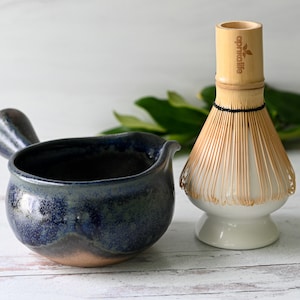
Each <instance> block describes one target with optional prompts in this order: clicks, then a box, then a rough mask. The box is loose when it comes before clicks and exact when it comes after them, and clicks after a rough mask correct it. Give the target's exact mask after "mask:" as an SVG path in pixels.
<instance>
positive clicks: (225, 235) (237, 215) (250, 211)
mask: <svg viewBox="0 0 300 300" xmlns="http://www.w3.org/2000/svg"><path fill="white" fill-rule="evenodd" d="M190 200H191V202H192V203H193V204H194V205H196V206H197V207H198V208H200V209H201V210H203V211H204V212H205V213H204V214H203V215H202V217H201V218H200V219H199V221H198V222H197V224H196V228H195V232H196V236H197V237H198V239H199V240H200V241H202V242H204V243H206V244H209V245H211V246H214V247H218V248H224V249H234V250H246V249H255V248H261V247H265V246H267V245H270V244H272V243H273V242H275V241H276V240H277V239H278V238H279V231H278V228H277V226H276V224H275V223H274V221H273V220H272V218H271V216H270V214H271V213H272V212H274V211H276V210H277V209H279V208H280V207H281V206H282V205H284V203H285V202H286V200H287V197H286V198H285V199H282V200H278V201H269V202H266V203H264V204H259V205H254V206H228V205H217V204H214V203H210V202H207V201H199V200H193V199H191V198H190Z"/></svg>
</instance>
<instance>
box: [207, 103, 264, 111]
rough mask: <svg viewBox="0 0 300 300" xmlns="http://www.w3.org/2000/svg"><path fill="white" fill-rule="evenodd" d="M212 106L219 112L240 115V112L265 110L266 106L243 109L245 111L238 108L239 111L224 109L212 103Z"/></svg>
mask: <svg viewBox="0 0 300 300" xmlns="http://www.w3.org/2000/svg"><path fill="white" fill-rule="evenodd" d="M213 106H214V107H215V108H217V109H218V110H221V111H226V112H231V113H240V112H252V111H258V110H262V109H263V108H265V106H266V104H265V103H264V104H263V105H261V106H258V107H253V108H245V109H242V108H239V109H232V108H226V107H223V106H220V105H218V104H216V103H215V102H214V104H213Z"/></svg>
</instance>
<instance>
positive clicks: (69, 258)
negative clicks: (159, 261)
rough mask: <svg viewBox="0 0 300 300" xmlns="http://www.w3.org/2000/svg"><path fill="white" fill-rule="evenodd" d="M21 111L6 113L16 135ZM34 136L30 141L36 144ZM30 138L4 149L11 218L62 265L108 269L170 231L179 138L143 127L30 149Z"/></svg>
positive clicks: (19, 233)
mask: <svg viewBox="0 0 300 300" xmlns="http://www.w3.org/2000/svg"><path fill="white" fill-rule="evenodd" d="M15 113H16V112H15V111H13V114H15ZM13 114H12V113H11V110H5V111H2V112H1V114H0V115H2V119H3V118H4V119H5V122H1V123H5V126H7V124H9V126H10V128H12V129H10V132H11V133H12V132H14V133H16V132H17V131H19V130H18V129H16V127H15V125H12V123H15V122H13V121H12V119H14V118H15V116H13V117H11V115H13ZM3 116H4V117H3ZM22 117H23V118H24V117H25V116H24V115H22ZM18 118H20V117H19V116H18ZM28 122H29V121H28ZM28 122H27V121H26V122H25V123H26V124H27V123H28ZM21 124H23V125H24V121H22V122H21ZM25 127H30V126H29V125H28V124H27V125H26V126H25ZM0 131H1V132H2V133H1V134H2V135H3V132H4V131H3V130H0ZM14 135H15V134H14ZM6 136H7V133H5V137H6ZM27 136H29V135H27ZM32 136H34V138H33V139H32V138H29V139H28V140H30V139H31V141H32V140H34V141H35V140H36V136H35V135H34V134H32V133H31V137H32ZM0 138H1V136H0ZM1 139H2V140H5V139H4V137H3V138H1ZM24 140H26V138H24V135H23V136H22V141H23V144H22V143H20V144H22V146H21V148H23V149H21V150H18V151H17V152H16V153H14V154H13V155H11V156H10V155H9V154H7V153H10V152H12V150H9V151H8V152H7V151H6V152H5V151H2V152H3V153H4V154H5V155H6V156H10V158H9V170H10V173H11V177H10V181H9V185H8V192H7V197H6V210H7V217H8V220H9V223H10V225H11V227H12V229H13V231H14V233H15V235H16V237H17V238H18V239H19V240H20V241H21V242H22V243H23V244H24V245H26V246H27V247H28V248H30V249H31V250H33V251H35V252H36V253H39V254H40V255H42V256H45V257H47V258H49V259H51V260H53V261H55V262H58V263H61V264H66V265H71V266H83V267H96V266H104V265H108V264H112V263H117V262H121V261H124V260H126V259H128V258H130V257H132V256H133V255H135V254H137V253H139V252H141V251H143V250H145V249H146V248H148V247H150V246H151V245H153V244H154V243H155V242H156V241H157V240H158V239H159V238H160V237H161V236H162V235H163V234H164V233H165V231H166V230H167V228H168V226H169V224H170V222H171V219H172V216H173V210H174V183H173V172H172V158H173V155H174V153H175V152H176V151H177V150H179V148H180V146H179V145H178V143H177V142H174V141H165V140H164V139H162V138H160V137H158V136H155V135H152V134H146V133H138V132H136V133H126V134H118V135H111V136H102V137H92V138H72V139H62V140H55V141H50V142H43V143H35V144H33V145H30V146H27V147H25V148H24V144H26V143H27V144H28V143H30V141H29V142H28V140H27V142H24ZM5 145H7V138H6V142H5ZM1 148H3V149H4V148H5V149H6V150H7V149H8V148H9V149H11V147H6V146H3V145H2V146H1V145H0V149H1Z"/></svg>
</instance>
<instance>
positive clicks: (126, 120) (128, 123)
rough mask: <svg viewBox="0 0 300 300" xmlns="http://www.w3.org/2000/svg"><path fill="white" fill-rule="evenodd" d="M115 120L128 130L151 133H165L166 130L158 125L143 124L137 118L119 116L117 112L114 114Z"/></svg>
mask: <svg viewBox="0 0 300 300" xmlns="http://www.w3.org/2000/svg"><path fill="white" fill-rule="evenodd" d="M114 115H115V117H116V118H117V120H118V121H119V122H120V123H121V124H122V125H123V127H127V128H130V129H139V130H142V129H143V130H146V131H152V132H165V131H166V130H165V129H164V128H163V127H161V126H159V125H158V124H154V123H148V122H144V121H142V120H140V119H138V118H137V117H134V116H129V115H121V114H119V113H117V112H114Z"/></svg>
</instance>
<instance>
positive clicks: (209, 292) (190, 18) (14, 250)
mask: <svg viewBox="0 0 300 300" xmlns="http://www.w3.org/2000/svg"><path fill="white" fill-rule="evenodd" d="M299 9H300V4H299V3H298V2H297V1H293V0H287V1H280V0H274V1H258V0H252V1H242V0H228V1H213V0H202V1H199V0H186V1H176V0H167V1H166V0H164V1H159V0H152V1H146V0H106V1H104V0H103V1H102V0H98V1H97V0H89V1H83V0H82V1H80V0H60V1H55V0H53V1H44V0H32V1H25V0H24V1H12V0H6V1H5V0H0V108H5V107H16V108H19V109H21V110H23V111H24V112H26V114H27V115H28V116H29V117H30V119H31V120H32V123H33V124H34V126H35V128H36V130H37V133H38V135H39V136H40V138H41V140H48V139H55V138H60V137H74V136H87V135H95V134H96V133H97V132H98V131H100V130H104V129H107V128H109V127H112V126H114V125H116V121H115V120H114V118H113V115H112V110H114V109H115V110H117V111H119V112H123V113H125V112H126V113H135V114H142V112H141V111H138V110H137V109H136V108H134V107H133V104H132V103H133V101H134V100H135V99H137V98H139V97H141V96H144V95H148V94H152V95H155V96H160V97H163V96H164V95H165V92H166V91H167V90H169V89H171V90H176V91H177V92H179V93H181V94H183V95H184V96H185V97H186V98H188V99H190V100H191V101H194V102H196V101H197V100H195V94H196V93H197V92H198V90H199V89H200V88H201V87H203V86H205V85H207V84H211V83H213V80H214V73H215V58H214V57H215V56H214V55H215V49H214V25H215V24H216V23H219V22H223V21H227V20H233V19H247V20H255V21H259V22H262V23H263V25H264V53H265V59H264V60H265V77H266V81H267V82H268V83H270V84H273V85H276V86H277V87H280V88H285V89H290V90H294V91H298V92H300V85H299V70H300V60H299V59H298V58H299V53H300V40H299V27H300V25H299V23H298V19H299V16H298V14H299ZM145 117H146V116H145ZM288 154H289V156H290V159H291V161H292V163H293V165H294V168H295V170H296V174H297V177H299V176H300V147H299V144H298V145H293V147H291V149H289V151H288ZM185 160H186V157H185V156H181V157H177V158H176V159H175V160H174V177H175V183H176V210H175V214H174V218H173V222H172V224H171V226H170V227H169V229H168V231H167V232H166V234H165V235H164V236H163V237H162V238H161V239H160V240H159V241H158V242H157V243H156V244H155V245H154V246H153V247H151V248H150V249H149V250H147V251H145V252H144V253H142V254H140V255H138V256H137V257H135V258H134V259H132V260H130V261H127V262H125V263H122V264H119V265H115V266H110V267H105V268H97V269H80V268H71V267H66V266H60V265H57V264H54V263H52V262H50V261H48V260H47V259H44V258H42V257H40V256H37V255H35V254H33V253H32V252H31V251H29V250H28V249H27V248H25V247H24V246H22V245H21V244H20V243H19V242H18V241H17V240H16V238H15V237H14V235H13V233H12V231H11V230H10V228H9V225H8V223H7V220H6V216H5V208H4V200H3V199H4V195H5V192H6V185H7V182H8V179H9V173H8V170H7V166H6V163H7V162H6V161H5V160H4V159H2V158H0V240H1V242H0V299H1V300H2V299H3V300H6V299H51V300H52V299H139V298H142V299H256V298H259V299H299V297H300V277H299V274H300V229H299V228H300V218H299V214H300V192H299V191H297V192H296V195H294V196H292V197H291V198H290V199H289V200H288V202H287V203H286V205H285V206H284V207H283V208H282V209H280V210H279V211H277V212H276V213H274V214H273V218H274V220H275V221H276V223H277V224H278V226H279V228H280V231H281V236H280V239H279V241H277V242H276V243H275V244H273V245H272V246H269V247H266V248H262V249H257V250H253V251H228V250H220V249H216V248H212V247H209V246H206V245H204V244H202V243H201V242H199V241H198V240H196V238H195V237H194V232H193V231H194V224H195V222H196V221H197V220H198V218H199V216H200V214H201V212H200V211H199V210H198V209H197V208H196V207H194V206H193V205H192V204H191V203H190V202H189V200H188V199H187V198H186V196H185V195H184V193H183V192H182V191H181V190H180V189H179V187H178V184H177V183H178V177H179V174H180V171H181V169H182V167H183V165H184V163H185ZM298 182H299V180H298V179H297V183H298ZM298 185H299V184H298Z"/></svg>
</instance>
